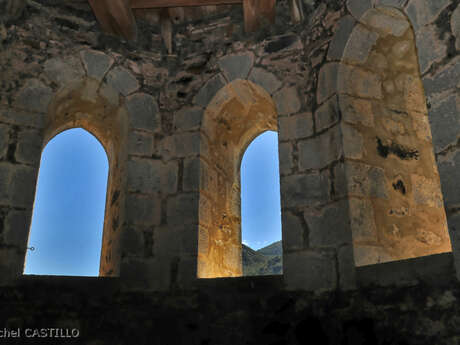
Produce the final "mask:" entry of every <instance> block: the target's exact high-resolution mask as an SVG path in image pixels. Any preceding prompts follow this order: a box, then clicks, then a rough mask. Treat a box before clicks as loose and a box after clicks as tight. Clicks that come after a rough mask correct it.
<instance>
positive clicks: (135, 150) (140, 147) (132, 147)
mask: <svg viewBox="0 0 460 345" xmlns="http://www.w3.org/2000/svg"><path fill="white" fill-rule="evenodd" d="M153 146H154V143H153V135H152V134H151V133H145V132H140V131H130V132H129V134H128V153H129V154H130V155H137V156H152V154H153Z"/></svg>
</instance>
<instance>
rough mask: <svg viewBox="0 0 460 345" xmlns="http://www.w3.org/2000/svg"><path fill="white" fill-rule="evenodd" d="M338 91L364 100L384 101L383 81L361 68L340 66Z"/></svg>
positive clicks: (376, 75)
mask: <svg viewBox="0 0 460 345" xmlns="http://www.w3.org/2000/svg"><path fill="white" fill-rule="evenodd" d="M336 78H337V91H338V92H339V93H345V94H351V95H353V96H358V97H362V98H372V99H382V98H383V93H382V80H381V78H380V76H379V75H378V74H374V73H372V72H369V71H367V70H364V69H362V68H359V67H353V66H349V65H344V64H342V65H340V68H339V69H338V76H337V77H336Z"/></svg>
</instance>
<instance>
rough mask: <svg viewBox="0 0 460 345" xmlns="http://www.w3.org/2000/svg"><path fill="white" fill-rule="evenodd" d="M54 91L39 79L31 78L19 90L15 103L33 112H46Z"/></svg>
mask: <svg viewBox="0 0 460 345" xmlns="http://www.w3.org/2000/svg"><path fill="white" fill-rule="evenodd" d="M52 97H53V91H52V90H51V88H49V87H47V86H46V85H45V84H43V83H42V82H41V81H40V80H38V79H29V80H28V81H27V82H26V84H25V85H24V87H23V88H22V89H21V90H20V91H19V92H18V94H17V96H16V100H15V102H14V105H15V106H16V107H18V108H21V109H24V110H29V111H32V112H39V113H46V112H47V111H48V105H49V103H50V102H51V98H52Z"/></svg>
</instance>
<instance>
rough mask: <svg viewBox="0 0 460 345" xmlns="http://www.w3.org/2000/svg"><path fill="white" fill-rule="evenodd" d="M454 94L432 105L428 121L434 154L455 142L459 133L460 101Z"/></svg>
mask: <svg viewBox="0 0 460 345" xmlns="http://www.w3.org/2000/svg"><path fill="white" fill-rule="evenodd" d="M457 98H458V96H457V95H455V94H451V95H449V96H448V97H447V98H445V99H442V100H440V101H438V102H437V103H435V104H432V106H431V109H430V110H429V114H428V119H429V121H430V126H431V135H432V136H433V146H434V151H435V152H436V153H438V152H440V151H442V150H443V149H444V148H445V147H447V146H449V145H454V144H455V143H456V142H457V137H458V135H459V133H460V107H459V106H458V105H459V104H460V101H459V100H458V99H457Z"/></svg>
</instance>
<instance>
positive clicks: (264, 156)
mask: <svg viewBox="0 0 460 345" xmlns="http://www.w3.org/2000/svg"><path fill="white" fill-rule="evenodd" d="M240 174H241V175H240V176H241V228H242V244H243V250H242V257H243V275H268V274H281V273H282V270H283V266H282V256H283V255H282V254H283V253H282V243H281V202H280V178H279V160H278V134H277V133H276V132H273V131H267V132H265V133H263V134H261V135H259V136H258V137H257V138H256V139H254V141H252V143H251V144H250V145H249V147H248V148H247V149H246V151H245V153H244V155H243V159H242V161H241V168H240Z"/></svg>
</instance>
